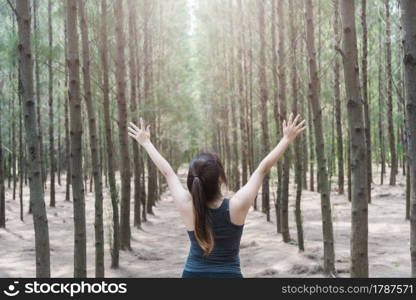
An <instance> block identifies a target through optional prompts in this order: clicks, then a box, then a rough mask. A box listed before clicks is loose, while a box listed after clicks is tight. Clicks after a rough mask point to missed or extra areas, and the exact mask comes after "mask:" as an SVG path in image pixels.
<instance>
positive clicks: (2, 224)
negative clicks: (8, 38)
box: [0, 82, 6, 228]
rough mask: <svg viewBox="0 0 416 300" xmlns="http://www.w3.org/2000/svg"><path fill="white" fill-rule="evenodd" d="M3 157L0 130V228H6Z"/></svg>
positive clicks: (0, 120)
mask: <svg viewBox="0 0 416 300" xmlns="http://www.w3.org/2000/svg"><path fill="white" fill-rule="evenodd" d="M2 85H3V83H2V82H0V95H1V94H2V90H1V89H2ZM1 115H2V107H1V105H0V124H1V122H2V119H1ZM4 165H5V164H4V158H3V142H2V134H1V131H0V228H6V194H5V190H6V189H5V176H4V170H5V168H4Z"/></svg>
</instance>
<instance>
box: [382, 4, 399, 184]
mask: <svg viewBox="0 0 416 300" xmlns="http://www.w3.org/2000/svg"><path fill="white" fill-rule="evenodd" d="M384 6H385V13H386V28H385V35H386V36H385V38H386V76H387V124H388V126H387V131H388V138H389V148H390V165H391V168H390V185H396V175H397V170H398V165H397V154H396V145H395V135H394V124H393V74H392V72H393V71H392V65H391V63H392V62H391V28H390V27H391V18H390V0H384Z"/></svg>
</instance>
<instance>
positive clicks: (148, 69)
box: [143, 0, 157, 214]
mask: <svg viewBox="0 0 416 300" xmlns="http://www.w3.org/2000/svg"><path fill="white" fill-rule="evenodd" d="M151 2H152V1H150V0H145V1H144V9H143V16H144V20H143V33H144V36H143V37H144V41H143V47H144V53H143V54H144V57H145V60H146V61H145V63H144V99H145V104H146V105H148V107H149V108H150V109H152V108H153V105H154V101H153V100H154V98H153V47H152V38H153V33H152V26H151V23H150V20H151V15H152V3H151ZM154 120H155V114H154V113H153V112H151V113H150V114H149V120H148V123H149V125H150V127H151V128H153V129H156V128H155V122H154ZM147 170H148V184H147V203H146V205H147V207H146V210H147V213H149V214H153V206H154V205H155V203H156V196H157V191H156V189H157V170H156V167H155V165H154V164H153V162H152V160H151V159H150V157H149V156H147Z"/></svg>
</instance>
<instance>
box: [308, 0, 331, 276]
mask: <svg viewBox="0 0 416 300" xmlns="http://www.w3.org/2000/svg"><path fill="white" fill-rule="evenodd" d="M313 11H314V7H313V3H312V0H306V2H305V19H306V20H305V21H306V22H305V26H306V47H307V51H308V60H309V80H310V83H309V87H310V91H309V93H310V94H309V98H310V107H311V110H312V114H313V124H314V129H315V141H316V142H315V153H316V158H317V163H318V186H319V191H320V194H321V212H322V232H323V242H324V272H325V273H326V274H334V273H335V250H334V232H333V227H332V213H331V202H330V190H329V179H328V171H327V162H326V158H325V157H326V156H325V141H324V134H323V128H322V108H321V101H320V81H319V76H318V67H317V62H316V50H315V28H314V18H313V16H314V13H313Z"/></svg>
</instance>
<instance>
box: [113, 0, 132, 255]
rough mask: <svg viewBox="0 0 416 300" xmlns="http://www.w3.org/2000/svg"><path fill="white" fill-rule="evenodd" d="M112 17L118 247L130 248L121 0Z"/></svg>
mask: <svg viewBox="0 0 416 300" xmlns="http://www.w3.org/2000/svg"><path fill="white" fill-rule="evenodd" d="M114 17H115V19H116V20H117V22H116V26H115V34H116V47H117V51H116V53H117V54H116V73H115V74H116V82H117V106H118V128H119V144H120V160H121V205H120V217H121V218H120V248H121V249H122V250H130V249H131V246H130V237H131V232H130V178H131V171H130V154H129V153H130V151H129V140H128V135H127V101H126V64H125V57H124V47H125V39H124V29H123V26H124V25H123V23H124V22H123V21H124V12H123V2H122V1H118V2H117V3H115V4H114Z"/></svg>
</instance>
